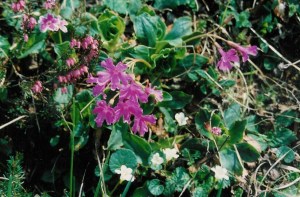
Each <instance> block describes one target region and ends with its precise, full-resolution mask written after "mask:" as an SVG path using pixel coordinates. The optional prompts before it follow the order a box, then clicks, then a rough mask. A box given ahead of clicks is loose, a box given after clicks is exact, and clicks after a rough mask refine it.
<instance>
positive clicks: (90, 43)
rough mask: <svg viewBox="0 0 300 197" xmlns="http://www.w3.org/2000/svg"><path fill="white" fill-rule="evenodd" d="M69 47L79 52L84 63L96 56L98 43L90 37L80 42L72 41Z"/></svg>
mask: <svg viewBox="0 0 300 197" xmlns="http://www.w3.org/2000/svg"><path fill="white" fill-rule="evenodd" d="M70 47H71V48H74V49H76V50H81V51H80V52H81V54H83V58H84V61H85V62H90V61H91V60H93V59H94V58H96V57H97V56H98V53H99V42H98V40H96V39H95V38H93V37H92V36H87V37H85V38H83V39H82V40H78V39H72V40H71V43H70Z"/></svg>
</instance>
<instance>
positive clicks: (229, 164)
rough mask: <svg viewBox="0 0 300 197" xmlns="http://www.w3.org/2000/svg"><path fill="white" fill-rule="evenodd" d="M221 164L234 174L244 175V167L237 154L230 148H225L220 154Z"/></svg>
mask: <svg viewBox="0 0 300 197" xmlns="http://www.w3.org/2000/svg"><path fill="white" fill-rule="evenodd" d="M219 155H220V162H221V165H222V166H223V167H225V168H226V169H227V170H229V171H231V172H234V173H235V174H237V175H242V174H243V166H242V164H241V163H240V161H239V159H238V156H237V154H236V152H235V151H234V150H233V149H232V148H230V147H225V148H223V149H222V150H221V151H220V152H219Z"/></svg>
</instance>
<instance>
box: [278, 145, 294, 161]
mask: <svg viewBox="0 0 300 197" xmlns="http://www.w3.org/2000/svg"><path fill="white" fill-rule="evenodd" d="M285 154H286V155H285ZM283 155H285V156H284V158H283V160H284V162H285V163H291V162H293V161H294V159H295V152H294V151H293V150H292V149H291V148H289V147H287V146H281V147H279V148H278V149H277V151H276V156H277V158H278V159H279V158H281V157H282V156H283Z"/></svg>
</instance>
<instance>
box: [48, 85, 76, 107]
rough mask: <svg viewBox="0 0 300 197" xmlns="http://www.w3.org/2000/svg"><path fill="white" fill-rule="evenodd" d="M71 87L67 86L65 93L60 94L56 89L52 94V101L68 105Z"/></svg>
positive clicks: (59, 90)
mask: <svg viewBox="0 0 300 197" xmlns="http://www.w3.org/2000/svg"><path fill="white" fill-rule="evenodd" d="M73 89H74V87H73V85H68V86H67V93H62V92H61V88H57V90H56V91H55V92H54V95H53V99H54V101H55V102H57V103H58V104H68V103H69V102H70V100H71V99H72V96H73Z"/></svg>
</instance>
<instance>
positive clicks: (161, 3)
mask: <svg viewBox="0 0 300 197" xmlns="http://www.w3.org/2000/svg"><path fill="white" fill-rule="evenodd" d="M190 1H191V0H171V1H166V0H155V3H154V7H155V8H156V9H164V8H176V7H178V6H180V5H186V4H189V3H190Z"/></svg>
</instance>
